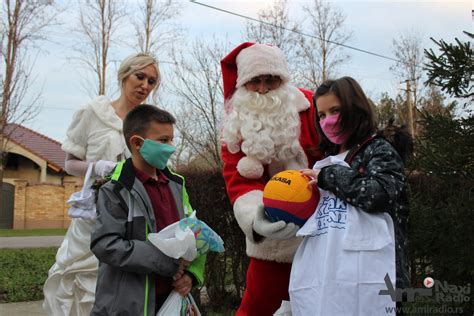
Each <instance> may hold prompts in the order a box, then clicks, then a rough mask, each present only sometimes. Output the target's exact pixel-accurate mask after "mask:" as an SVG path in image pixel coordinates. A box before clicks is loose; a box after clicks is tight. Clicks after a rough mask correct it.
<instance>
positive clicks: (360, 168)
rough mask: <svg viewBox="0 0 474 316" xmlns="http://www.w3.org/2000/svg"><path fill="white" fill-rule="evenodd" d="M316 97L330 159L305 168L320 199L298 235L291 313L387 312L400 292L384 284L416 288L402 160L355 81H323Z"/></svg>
mask: <svg viewBox="0 0 474 316" xmlns="http://www.w3.org/2000/svg"><path fill="white" fill-rule="evenodd" d="M314 103H315V105H316V111H317V116H316V121H317V122H316V123H317V124H316V126H317V129H318V133H319V134H320V139H321V143H320V146H319V149H321V151H322V152H324V153H325V155H326V158H324V159H322V160H320V161H318V162H316V164H315V165H314V167H313V169H305V170H302V171H301V172H302V173H303V174H304V175H306V176H308V177H309V178H311V181H310V182H309V183H310V184H309V185H311V186H313V188H314V189H315V190H319V191H320V195H321V199H320V202H319V204H318V206H317V208H316V210H315V212H314V214H313V215H312V216H311V217H310V219H309V220H308V221H307V222H306V224H305V225H304V226H303V227H302V228H301V229H300V230H299V231H298V233H297V236H302V237H304V239H303V242H302V243H301V244H300V246H299V248H298V250H297V252H296V254H295V257H294V260H293V266H292V270H291V277H290V286H289V292H290V303H291V308H292V313H293V315H295V316H296V315H334V316H336V315H344V316H348V315H361V316H362V315H364V316H366V315H384V314H386V310H387V309H386V308H389V309H391V308H394V307H395V303H398V302H399V301H400V300H401V299H402V298H398V299H397V298H395V297H392V296H390V295H388V294H387V295H380V294H379V292H380V290H386V292H387V293H388V292H389V291H388V290H387V288H388V289H390V287H389V285H387V284H392V285H393V288H399V289H402V288H407V287H409V286H410V283H409V270H408V258H407V253H408V250H407V220H408V199H407V194H406V184H405V175H404V160H403V159H402V157H401V156H400V155H399V153H398V152H397V149H395V148H394V147H393V146H392V145H391V144H390V143H389V142H388V141H387V140H386V139H385V138H384V137H383V136H382V135H380V134H378V133H377V127H376V126H377V124H376V119H375V115H374V111H373V108H372V105H371V103H370V102H369V100H368V99H367V97H366V96H365V94H364V92H363V90H362V89H361V87H360V86H359V84H358V83H357V82H356V81H355V80H354V79H352V78H350V77H342V78H340V79H337V80H328V81H326V82H324V83H323V84H322V85H321V86H320V87H319V88H318V89H317V90H316V91H315V94H314ZM410 142H411V138H408V139H407V143H406V144H405V145H407V146H410V145H411V144H412V143H410ZM399 149H401V148H399ZM400 152H403V153H404V152H407V151H400ZM403 158H405V157H403ZM382 293H384V292H382ZM391 315H395V313H393V314H391Z"/></svg>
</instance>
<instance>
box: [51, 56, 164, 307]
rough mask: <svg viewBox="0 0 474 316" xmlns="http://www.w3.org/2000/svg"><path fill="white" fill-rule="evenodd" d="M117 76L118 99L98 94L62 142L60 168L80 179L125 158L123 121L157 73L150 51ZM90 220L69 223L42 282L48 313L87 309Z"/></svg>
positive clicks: (153, 86)
mask: <svg viewBox="0 0 474 316" xmlns="http://www.w3.org/2000/svg"><path fill="white" fill-rule="evenodd" d="M117 77H118V82H119V85H120V88H121V94H120V97H119V98H118V99H116V100H113V101H111V100H110V99H109V98H107V97H106V96H103V95H101V96H98V97H97V98H95V99H94V100H92V101H91V102H89V103H88V104H87V105H85V106H83V107H82V108H81V109H79V110H78V111H77V112H76V113H75V114H74V116H73V119H72V122H71V124H70V126H69V128H68V130H67V136H66V140H65V141H64V143H63V145H62V149H63V150H64V151H65V152H66V153H67V156H66V166H65V169H66V171H67V172H68V173H69V174H71V175H75V176H82V177H84V175H85V173H86V171H87V168H88V166H89V164H90V163H92V164H93V168H92V170H93V172H92V175H93V176H94V177H95V178H96V179H102V178H104V177H105V176H107V175H108V174H109V173H110V172H111V171H112V170H113V169H114V167H115V165H116V163H117V162H118V161H120V160H123V159H125V158H128V157H130V152H129V150H128V149H127V146H126V144H125V141H124V137H123V132H122V120H123V119H124V117H125V116H126V115H127V113H128V112H129V111H130V110H131V109H133V108H134V107H136V106H137V105H139V104H141V103H143V102H144V101H145V100H146V98H147V97H148V96H149V95H150V93H152V92H154V93H156V90H157V88H158V86H159V84H160V79H161V78H160V71H159V68H158V63H157V62H156V60H155V59H154V58H153V57H152V56H151V55H148V54H143V53H139V54H135V55H132V56H129V57H128V58H126V59H125V60H124V61H123V62H122V64H121V65H120V68H119V70H118V74H117ZM94 224H95V220H93V219H82V218H74V219H72V221H71V224H70V226H69V229H68V231H67V233H66V236H65V238H64V241H63V242H62V244H61V246H60V248H59V250H58V253H57V254H56V262H55V263H54V265H53V266H52V267H51V269H50V270H49V273H48V279H47V280H46V282H45V284H44V289H43V290H44V296H45V299H44V302H43V308H44V310H45V311H46V312H47V313H48V314H49V315H78V316H79V315H89V314H90V312H91V309H92V306H93V304H94V297H95V288H96V281H97V271H98V260H97V258H96V257H95V256H94V255H93V254H92V252H91V251H90V238H91V232H92V230H93V228H94Z"/></svg>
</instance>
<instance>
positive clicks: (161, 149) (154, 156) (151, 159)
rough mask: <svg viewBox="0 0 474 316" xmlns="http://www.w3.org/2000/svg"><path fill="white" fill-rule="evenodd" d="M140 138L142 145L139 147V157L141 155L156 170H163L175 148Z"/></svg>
mask: <svg viewBox="0 0 474 316" xmlns="http://www.w3.org/2000/svg"><path fill="white" fill-rule="evenodd" d="M138 137H139V136H138ZM140 138H141V139H142V140H143V145H142V147H140V155H142V157H143V159H145V161H146V162H148V163H149V164H150V165H151V166H153V167H155V168H157V169H160V170H163V169H165V167H166V164H167V163H168V160H169V159H170V157H171V155H172V154H173V153H174V151H175V150H176V147H174V146H171V145H168V144H163V143H160V142H157V141H154V140H151V139H143V138H142V137H140Z"/></svg>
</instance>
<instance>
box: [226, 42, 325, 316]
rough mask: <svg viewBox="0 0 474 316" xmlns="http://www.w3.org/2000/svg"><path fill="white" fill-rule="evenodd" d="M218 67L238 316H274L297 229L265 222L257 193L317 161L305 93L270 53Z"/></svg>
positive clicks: (236, 53) (245, 48)
mask: <svg viewBox="0 0 474 316" xmlns="http://www.w3.org/2000/svg"><path fill="white" fill-rule="evenodd" d="M221 67H222V75H223V81H224V99H225V103H224V104H225V115H224V125H223V130H222V160H223V162H224V169H223V174H224V178H225V182H226V187H227V192H228V195H229V198H230V200H231V202H232V203H233V209H234V213H235V218H236V220H237V222H238V224H239V226H240V228H241V229H242V231H243V232H244V234H245V236H246V241H247V255H248V256H249V257H250V265H249V269H248V271H247V281H246V284H247V287H246V290H245V293H244V297H243V299H242V302H241V305H240V307H239V310H238V311H237V315H238V316H239V315H250V316H252V315H255V316H265V315H273V313H274V312H275V311H276V310H277V309H278V307H279V306H280V304H281V301H282V300H288V299H289V295H288V283H289V276H290V270H291V262H292V260H293V256H294V254H295V251H296V248H297V247H298V244H299V241H300V240H299V239H298V238H296V237H295V234H296V231H297V230H298V229H299V227H297V226H296V225H294V224H291V223H290V224H287V223H285V222H283V221H280V222H276V223H272V222H270V221H269V220H268V219H267V218H266V217H265V213H264V210H263V199H262V196H263V188H264V186H265V184H266V182H267V181H268V180H269V179H270V177H271V176H272V175H274V174H275V173H277V172H279V171H282V170H285V169H303V168H307V167H308V166H312V165H313V164H314V162H315V161H316V160H318V159H320V158H321V156H320V155H319V153H318V152H317V151H316V147H317V145H318V135H317V134H316V128H315V127H314V122H315V120H314V116H315V113H314V107H313V104H312V93H311V92H310V91H306V90H303V89H298V88H296V87H295V86H294V85H292V84H291V83H290V74H289V71H288V66H287V62H286V58H285V57H284V55H283V53H282V52H281V50H280V49H278V48H277V47H272V46H268V45H262V44H254V43H249V42H247V43H243V44H241V45H239V46H238V47H236V48H235V49H234V50H233V51H232V52H231V53H230V54H228V55H227V56H226V57H224V59H222V61H221Z"/></svg>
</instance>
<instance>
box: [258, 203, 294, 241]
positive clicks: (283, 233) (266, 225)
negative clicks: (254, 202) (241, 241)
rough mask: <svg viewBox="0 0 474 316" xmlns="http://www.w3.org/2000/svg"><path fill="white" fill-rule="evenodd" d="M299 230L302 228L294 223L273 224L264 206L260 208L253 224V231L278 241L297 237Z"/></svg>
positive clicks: (280, 222) (279, 222) (281, 222)
mask: <svg viewBox="0 0 474 316" xmlns="http://www.w3.org/2000/svg"><path fill="white" fill-rule="evenodd" d="M299 229H300V227H299V226H298V225H295V224H293V223H286V222H284V221H278V222H271V221H270V220H269V219H268V218H267V216H266V215H265V210H264V209H263V206H260V207H259V209H258V211H257V214H256V217H255V220H254V222H253V230H254V231H255V232H256V233H257V234H259V235H262V236H264V237H268V238H271V239H277V240H285V239H290V238H292V237H295V236H296V232H297V231H298V230H299Z"/></svg>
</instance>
